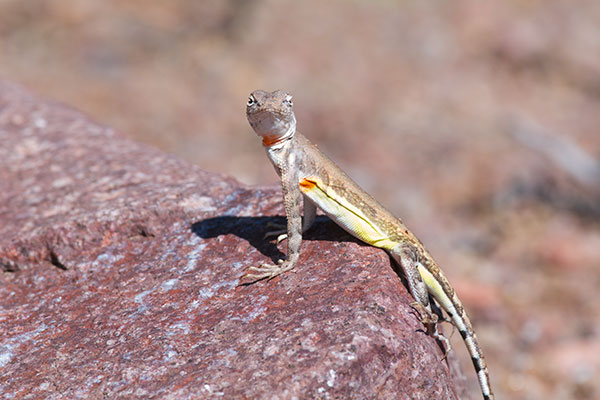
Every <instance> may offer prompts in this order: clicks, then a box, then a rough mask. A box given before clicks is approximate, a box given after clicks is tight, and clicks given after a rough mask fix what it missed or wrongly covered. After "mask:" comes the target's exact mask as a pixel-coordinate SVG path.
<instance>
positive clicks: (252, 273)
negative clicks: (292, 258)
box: [241, 260, 294, 284]
mask: <svg viewBox="0 0 600 400" xmlns="http://www.w3.org/2000/svg"><path fill="white" fill-rule="evenodd" d="M292 268H294V266H293V265H292V264H291V263H289V262H288V261H286V260H278V261H277V265H274V264H267V263H263V264H260V265H259V266H258V267H255V266H250V267H248V268H246V269H247V271H248V272H246V273H245V274H244V275H242V277H241V279H244V278H248V279H250V280H251V282H248V283H247V284H252V283H255V282H258V281H261V280H263V279H269V280H271V279H273V278H275V277H276V276H278V275H281V274H283V273H284V272H286V271H289V270H290V269H292Z"/></svg>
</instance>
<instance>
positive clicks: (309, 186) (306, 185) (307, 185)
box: [300, 178, 317, 193]
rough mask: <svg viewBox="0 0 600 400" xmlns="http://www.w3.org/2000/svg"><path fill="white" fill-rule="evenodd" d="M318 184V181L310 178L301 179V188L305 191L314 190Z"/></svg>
mask: <svg viewBox="0 0 600 400" xmlns="http://www.w3.org/2000/svg"><path fill="white" fill-rule="evenodd" d="M316 186H317V182H315V181H311V180H310V179H308V178H303V179H302V180H301V181H300V190H301V191H302V192H304V193H306V192H310V191H311V190H313V189H314V188H315V187H316Z"/></svg>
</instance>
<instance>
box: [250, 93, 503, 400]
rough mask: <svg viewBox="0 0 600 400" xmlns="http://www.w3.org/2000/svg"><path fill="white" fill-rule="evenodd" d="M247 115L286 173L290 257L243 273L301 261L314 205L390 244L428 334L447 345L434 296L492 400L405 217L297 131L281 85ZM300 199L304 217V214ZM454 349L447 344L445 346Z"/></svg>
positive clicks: (454, 301) (482, 370)
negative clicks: (433, 306) (439, 327)
mask: <svg viewBox="0 0 600 400" xmlns="http://www.w3.org/2000/svg"><path fill="white" fill-rule="evenodd" d="M246 115H247V117H248V121H249V122H250V125H251V126H252V128H253V129H254V131H255V132H256V133H257V134H258V135H259V136H261V137H262V139H263V145H264V147H265V149H266V151H267V154H268V156H269V159H270V160H271V162H272V163H273V166H274V167H275V170H276V172H277V174H278V175H279V176H280V178H281V185H282V191H283V199H284V205H285V213H286V217H287V229H286V232H287V233H286V234H284V235H280V236H279V237H278V242H279V241H280V240H283V239H284V238H287V239H288V252H287V259H286V260H280V261H279V263H278V265H271V264H262V265H260V266H258V267H250V268H249V270H250V272H248V273H247V274H246V275H245V276H246V277H247V278H249V279H253V280H254V281H256V280H260V279H265V278H269V279H270V278H273V277H275V276H277V275H279V274H281V273H283V272H286V271H289V270H291V269H292V268H294V266H295V265H296V263H297V261H298V258H299V255H300V246H301V243H302V234H303V232H305V231H306V230H307V229H308V228H309V227H310V226H311V224H312V223H313V221H314V218H315V215H316V209H317V207H318V208H320V209H321V210H323V212H324V213H325V214H326V215H327V216H329V217H330V218H331V219H332V220H333V221H334V222H336V223H337V224H338V225H339V226H341V227H342V228H343V229H344V230H346V231H347V232H348V233H350V234H351V235H353V236H355V237H356V238H358V239H360V240H362V241H364V242H366V243H368V244H370V245H372V246H375V247H379V248H382V249H385V250H387V251H388V252H389V254H390V255H391V256H392V258H393V259H394V260H395V261H396V262H397V263H398V264H399V265H400V266H401V267H402V269H403V271H404V273H405V275H406V278H407V282H408V286H409V290H410V292H411V294H412V296H413V297H414V298H415V300H416V308H417V309H418V310H419V311H421V312H422V313H425V315H426V316H425V317H424V318H423V323H425V325H426V326H427V329H428V332H429V333H430V334H432V336H434V337H435V338H437V339H440V340H442V341H443V342H444V343H445V344H446V345H447V346H449V342H448V340H447V339H446V338H445V337H443V336H442V335H441V334H439V333H438V331H437V316H436V315H435V314H433V313H432V309H431V305H430V301H429V295H431V296H432V297H433V298H434V299H435V301H437V303H438V304H439V305H440V306H441V308H442V309H443V310H445V311H446V313H447V314H448V316H449V317H450V319H451V320H452V322H453V324H454V325H455V326H456V328H457V329H458V331H459V332H460V334H461V336H462V338H463V340H464V342H465V345H466V347H467V350H468V351H469V354H470V355H471V359H472V361H473V365H474V367H475V371H476V372H477V377H478V379H479V384H480V386H481V391H482V394H483V398H484V399H487V400H492V399H493V398H494V395H493V393H492V391H491V388H490V383H489V375H488V370H487V365H486V362H485V359H484V357H483V354H482V351H481V348H480V346H479V344H478V342H477V338H476V335H475V332H474V330H473V327H472V325H471V321H470V319H469V317H468V315H467V313H466V311H465V309H464V307H463V305H462V303H461V301H460V300H459V298H458V296H457V295H456V292H455V291H454V288H453V287H452V285H451V284H450V282H449V281H448V279H447V278H446V277H445V275H444V273H443V272H442V271H441V269H440V268H439V267H438V265H437V264H436V262H435V261H434V260H433V258H432V257H431V255H430V254H429V252H428V251H427V250H426V249H425V247H424V246H423V244H422V243H421V242H420V241H419V239H417V237H416V236H415V235H413V234H412V232H410V231H409V230H408V228H407V227H406V226H405V225H404V223H403V222H402V221H401V220H400V219H399V218H397V217H395V216H394V215H392V214H391V213H390V212H389V211H387V210H386V209H385V208H384V207H383V206H381V205H380V204H379V203H378V202H377V200H375V199H374V198H373V197H372V196H371V195H369V194H368V193H367V192H365V191H364V190H363V189H361V188H360V187H359V186H358V185H357V184H356V183H355V182H354V181H353V180H352V179H351V178H350V177H349V176H348V175H346V173H344V172H343V171H342V170H341V169H340V168H339V167H338V166H337V165H336V164H335V163H334V162H333V161H331V160H330V159H329V158H328V157H327V156H325V155H324V154H323V153H321V151H319V149H318V148H317V147H316V146H315V145H313V144H312V143H311V142H310V141H309V140H308V139H307V138H306V137H304V136H303V135H302V134H300V133H299V132H297V131H296V118H295V115H294V112H293V110H292V101H291V96H290V95H289V94H287V93H285V92H283V91H281V90H277V91H274V92H271V93H269V92H265V91H262V90H257V91H254V92H252V94H251V95H250V97H249V99H248V104H247V107H246ZM301 201H303V208H304V219H302V216H301V214H300V202H301ZM448 349H449V347H448Z"/></svg>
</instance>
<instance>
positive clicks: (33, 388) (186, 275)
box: [0, 82, 466, 399]
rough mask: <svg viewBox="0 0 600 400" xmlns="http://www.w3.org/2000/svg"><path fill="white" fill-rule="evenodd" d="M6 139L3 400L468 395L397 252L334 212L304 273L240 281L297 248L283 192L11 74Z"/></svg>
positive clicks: (4, 92) (0, 314)
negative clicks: (199, 163)
mask: <svg viewBox="0 0 600 400" xmlns="http://www.w3.org/2000/svg"><path fill="white" fill-rule="evenodd" d="M0 143H1V145H0V267H1V268H0V270H2V271H3V272H2V274H1V275H0V276H1V284H0V326H1V330H0V370H1V371H2V373H1V379H0V394H2V395H3V398H23V399H26V398H27V399H29V398H44V399H63V398H65V399H66V398H68V399H77V398H82V399H90V398H91V399H96V398H111V399H112V398H144V399H146V398H165V399H188V398H206V399H212V398H223V399H237V398H239V399H258V398H268V399H308V398H311V399H312V398H317V399H392V398H394V399H456V398H465V396H466V395H465V393H464V379H463V378H462V375H461V373H460V370H459V368H458V366H457V363H456V360H455V358H454V357H452V355H451V356H450V358H449V360H450V361H449V364H448V362H446V361H443V362H442V361H440V358H441V357H442V355H443V354H442V350H441V349H440V346H439V344H438V343H436V342H435V341H434V340H433V339H432V338H431V337H429V336H427V335H426V334H425V333H424V332H423V330H422V329H423V326H422V324H421V323H420V322H419V320H418V316H417V315H416V314H415V312H414V311H413V310H412V309H411V307H410V303H411V302H412V298H411V297H410V296H409V294H408V293H407V290H406V288H405V287H404V286H403V284H402V282H401V280H400V278H399V277H398V275H397V274H396V273H395V272H394V270H393V269H392V267H391V264H390V259H389V257H388V256H387V255H386V254H385V253H384V252H383V251H381V250H378V249H374V248H371V247H368V246H364V245H362V244H359V243H357V242H356V241H354V240H353V239H352V238H350V237H349V236H348V235H347V234H345V233H344V232H343V231H342V230H340V229H339V228H337V227H336V226H335V225H334V224H333V223H331V222H330V221H329V220H327V219H326V218H325V217H320V218H319V219H318V220H317V223H316V225H315V228H313V229H312V230H311V231H310V232H309V234H308V235H307V240H306V241H305V242H304V244H303V254H302V257H301V260H300V265H299V267H298V268H297V270H296V271H294V272H291V273H288V274H286V275H285V276H283V277H280V278H276V279H273V280H272V281H269V282H260V283H257V284H254V285H251V286H238V284H239V283H240V280H239V277H240V276H241V275H242V274H243V271H244V268H245V267H248V266H250V265H255V264H258V263H260V262H266V261H269V260H275V259H277V258H278V257H281V256H282V255H283V254H282V252H281V251H280V250H278V248H277V247H276V246H275V245H274V244H273V243H272V242H268V241H265V240H263V234H264V232H265V223H266V222H267V221H273V222H277V221H279V222H283V219H282V217H281V216H282V215H283V209H282V205H281V194H280V191H279V189H278V188H277V187H276V186H273V187H262V188H250V187H246V186H243V185H241V184H239V183H237V182H236V181H235V180H233V179H231V178H228V177H225V176H222V175H218V174H213V173H207V172H204V171H202V170H200V169H199V168H197V167H194V166H193V165H189V164H187V163H185V162H183V161H181V160H178V159H176V158H174V157H172V156H168V155H165V154H164V153H161V152H159V151H157V150H155V149H152V148H149V147H147V146H144V145H141V144H138V143H134V142H131V141H129V140H127V139H125V138H123V137H121V136H119V135H117V134H115V133H114V132H113V131H111V130H110V129H108V128H105V127H103V126H101V125H98V124H96V123H94V122H91V121H90V120H89V119H88V118H87V117H85V116H84V115H82V114H81V113H79V112H77V111H75V110H73V109H71V108H69V107H66V106H64V105H60V104H56V103H52V102H48V101H43V100H40V99H39V98H37V97H35V96H32V95H31V94H29V93H28V92H26V91H25V90H23V89H22V88H20V87H18V86H16V85H13V84H10V83H7V82H0ZM207 145H210V144H207ZM265 162H267V161H266V160H265ZM280 248H281V249H283V248H284V246H280Z"/></svg>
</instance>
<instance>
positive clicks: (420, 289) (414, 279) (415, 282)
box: [389, 242, 432, 316]
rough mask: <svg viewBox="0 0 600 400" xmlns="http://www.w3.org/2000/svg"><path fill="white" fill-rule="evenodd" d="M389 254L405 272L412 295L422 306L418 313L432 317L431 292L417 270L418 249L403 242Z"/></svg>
mask: <svg viewBox="0 0 600 400" xmlns="http://www.w3.org/2000/svg"><path fill="white" fill-rule="evenodd" d="M389 252H390V255H391V256H392V258H393V259H394V260H395V261H396V262H397V263H398V264H399V265H400V267H401V268H402V270H403V271H404V275H405V276H406V281H407V283H408V290H409V291H410V294H411V295H412V296H413V297H414V299H415V300H416V302H417V303H418V304H420V306H421V307H419V309H418V310H417V311H419V312H420V313H421V312H423V313H421V315H422V316H424V315H425V314H428V316H430V315H431V314H432V311H431V306H430V305H429V292H428V290H427V285H425V282H424V281H423V278H422V277H421V274H420V273H419V270H418V268H417V266H418V265H419V257H418V251H417V249H416V248H415V246H414V245H412V244H411V243H408V242H402V243H399V244H397V245H395V246H394V247H392V248H391V249H390V250H389ZM425 310H426V312H425Z"/></svg>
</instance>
